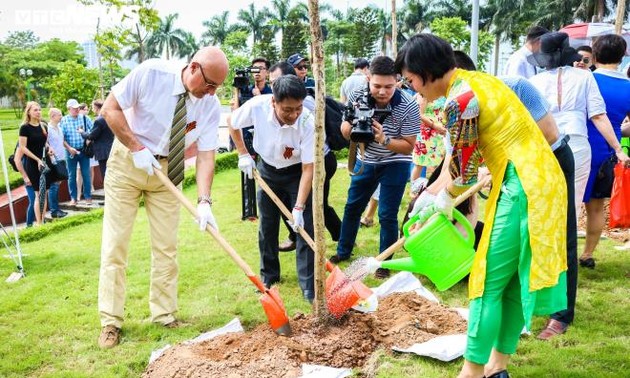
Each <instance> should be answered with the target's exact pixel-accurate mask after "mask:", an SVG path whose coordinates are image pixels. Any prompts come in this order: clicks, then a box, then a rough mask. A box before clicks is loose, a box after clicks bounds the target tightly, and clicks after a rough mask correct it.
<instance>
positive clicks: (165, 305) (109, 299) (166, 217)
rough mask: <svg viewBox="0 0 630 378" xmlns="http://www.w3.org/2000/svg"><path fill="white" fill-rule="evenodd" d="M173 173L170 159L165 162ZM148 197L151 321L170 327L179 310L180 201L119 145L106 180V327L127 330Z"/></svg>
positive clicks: (102, 294)
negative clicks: (135, 236)
mask: <svg viewBox="0 0 630 378" xmlns="http://www.w3.org/2000/svg"><path fill="white" fill-rule="evenodd" d="M160 164H161V165H162V171H163V172H164V173H166V172H167V166H166V165H167V163H166V159H163V160H160ZM142 196H144V202H145V208H146V212H147V215H148V218H149V226H150V232H151V285H150V292H149V309H150V311H151V321H152V322H155V323H161V324H168V323H170V322H172V321H173V320H175V318H174V316H173V314H174V313H175V312H176V311H177V273H178V265H177V226H178V224H179V206H180V205H179V202H178V201H177V199H176V198H175V196H173V195H172V194H171V193H170V192H169V191H168V189H167V188H166V187H165V186H164V185H162V183H161V182H160V180H159V179H158V178H157V177H156V176H149V175H148V174H147V173H146V172H145V171H143V170H140V169H137V168H135V167H134V165H133V160H132V156H131V153H130V152H129V150H128V149H127V148H126V147H125V146H124V145H123V144H122V143H120V141H118V139H116V140H115V141H114V145H113V147H112V150H111V154H110V157H109V160H108V162H107V175H106V176H105V214H104V217H103V241H102V246H101V269H100V279H99V287H98V310H99V314H100V319H101V326H103V327H104V326H107V325H113V326H116V327H118V328H120V327H121V326H122V322H123V316H124V311H125V308H124V307H125V290H126V269H127V260H128V256H129V241H130V239H131V232H132V231H133V223H134V220H135V218H136V214H137V212H138V205H139V202H140V198H141V197H142Z"/></svg>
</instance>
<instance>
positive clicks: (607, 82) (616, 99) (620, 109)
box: [586, 68, 630, 155]
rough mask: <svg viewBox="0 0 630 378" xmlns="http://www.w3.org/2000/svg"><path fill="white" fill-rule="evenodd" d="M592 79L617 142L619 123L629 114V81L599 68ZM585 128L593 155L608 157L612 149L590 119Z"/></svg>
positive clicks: (619, 74)
mask: <svg viewBox="0 0 630 378" xmlns="http://www.w3.org/2000/svg"><path fill="white" fill-rule="evenodd" d="M593 77H594V78H595V81H596V82H597V86H598V87H599V91H600V92H601V93H602V97H603V98H604V103H605V104H606V114H607V115H608V119H610V123H611V124H612V127H613V130H614V132H615V136H616V137H617V140H620V139H621V123H622V122H623V119H624V118H625V117H626V114H628V113H630V80H628V78H627V77H626V76H625V75H623V74H622V73H619V72H617V71H612V70H605V69H601V68H598V69H597V70H595V72H593ZM586 127H587V129H588V142H589V144H590V145H591V150H592V152H593V154H595V153H598V152H603V153H604V154H606V155H610V154H611V153H612V152H613V150H612V148H610V146H608V143H607V142H606V139H604V137H603V136H602V134H601V133H600V132H599V130H597V128H596V127H595V124H593V122H592V121H591V120H590V119H589V120H588V121H587V122H586Z"/></svg>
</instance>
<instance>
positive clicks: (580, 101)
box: [529, 66, 606, 138]
mask: <svg viewBox="0 0 630 378" xmlns="http://www.w3.org/2000/svg"><path fill="white" fill-rule="evenodd" d="M560 69H562V75H561V82H560V83H558V71H559V70H560ZM529 81H531V83H532V84H533V85H534V86H535V87H536V89H538V90H539V91H540V93H541V94H542V95H543V97H544V98H545V99H546V100H547V102H549V104H550V105H551V108H550V109H549V111H550V112H551V114H552V115H553V118H554V120H555V121H556V124H558V130H559V131H560V133H562V134H566V135H579V136H583V137H586V138H588V129H587V127H586V119H587V118H589V119H590V118H592V117H594V116H596V115H599V114H606V104H605V103H604V99H603V98H602V94H601V93H600V91H599V87H598V86H597V82H596V81H595V78H594V77H593V74H592V73H591V71H588V70H583V69H580V68H575V67H568V66H567V67H561V68H554V69H552V70H548V71H545V72H541V73H539V74H538V75H536V76H534V77H532V78H530V79H529ZM559 89H560V91H561V96H560V98H559V97H558V90H559Z"/></svg>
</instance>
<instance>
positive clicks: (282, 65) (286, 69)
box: [269, 62, 297, 75]
mask: <svg viewBox="0 0 630 378" xmlns="http://www.w3.org/2000/svg"><path fill="white" fill-rule="evenodd" d="M275 70H280V71H281V72H282V74H283V75H296V74H297V73H296V72H295V68H293V66H292V65H290V64H289V63H287V62H278V63H276V64H274V65H273V66H271V68H269V73H272V72H273V71H275Z"/></svg>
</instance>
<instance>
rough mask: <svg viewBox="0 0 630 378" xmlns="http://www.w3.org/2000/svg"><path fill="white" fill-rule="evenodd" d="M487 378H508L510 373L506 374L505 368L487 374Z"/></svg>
mask: <svg viewBox="0 0 630 378" xmlns="http://www.w3.org/2000/svg"><path fill="white" fill-rule="evenodd" d="M487 378H510V375H509V374H508V372H507V370H501V371H498V372H496V373H494V374H492V375H490V376H488V377H487Z"/></svg>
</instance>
